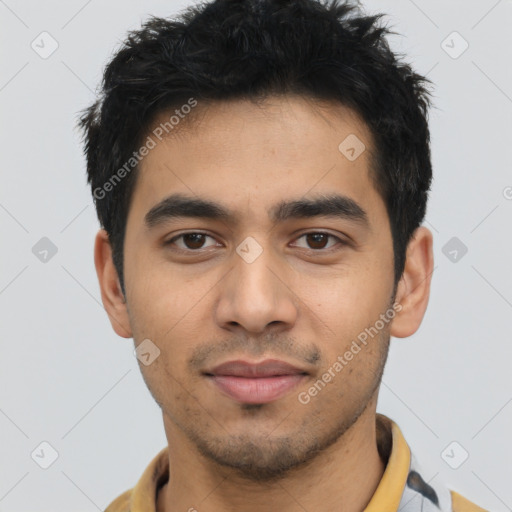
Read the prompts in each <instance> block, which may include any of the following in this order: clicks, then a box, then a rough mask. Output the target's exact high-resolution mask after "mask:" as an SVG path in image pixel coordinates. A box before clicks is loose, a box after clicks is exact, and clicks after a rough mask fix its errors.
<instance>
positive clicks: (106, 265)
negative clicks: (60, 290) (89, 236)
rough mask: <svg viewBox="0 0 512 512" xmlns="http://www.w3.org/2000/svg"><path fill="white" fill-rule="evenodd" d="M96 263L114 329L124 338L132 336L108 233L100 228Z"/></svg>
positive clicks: (96, 246) (105, 305)
mask: <svg viewBox="0 0 512 512" xmlns="http://www.w3.org/2000/svg"><path fill="white" fill-rule="evenodd" d="M94 265H95V267H96V275H97V276H98V282H99V285H100V290H101V300H102V302H103V306H104V307H105V310H106V312H107V314H108V317H109V320H110V323H111V325H112V328H113V329H114V331H115V332H116V333H117V334H118V335H119V336H121V337H122V338H131V337H132V332H131V328H130V319H129V315H128V309H127V306H126V300H125V297H124V295H123V292H122V290H121V286H120V283H119V276H118V274H117V271H116V268H115V266H114V262H113V259H112V248H111V246H110V241H109V238H108V233H107V232H106V231H105V230H104V229H100V230H99V231H98V233H97V234H96V240H95V244H94Z"/></svg>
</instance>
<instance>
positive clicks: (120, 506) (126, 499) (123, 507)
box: [105, 489, 132, 512]
mask: <svg viewBox="0 0 512 512" xmlns="http://www.w3.org/2000/svg"><path fill="white" fill-rule="evenodd" d="M131 496H132V489H128V490H127V491H125V492H123V494H120V495H119V496H118V497H117V498H116V499H115V500H114V501H113V502H112V503H111V504H110V505H109V506H108V507H107V508H106V509H105V512H130V499H131Z"/></svg>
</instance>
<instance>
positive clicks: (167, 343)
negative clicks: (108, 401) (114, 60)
mask: <svg viewBox="0 0 512 512" xmlns="http://www.w3.org/2000/svg"><path fill="white" fill-rule="evenodd" d="M196 108H197V109H200V108H201V109H202V110H197V112H200V113H201V115H199V116H196V118H195V119H194V122H193V123H184V124H183V128H184V129H182V130H176V131H175V132H173V133H172V136H168V137H167V138H166V139H164V140H163V141H162V142H161V143H159V144H158V145H157V146H156V147H155V148H154V149H152V150H151V151H150V152H149V154H148V155H147V156H146V157H145V158H144V160H143V161H142V163H141V169H140V171H141V172H140V175H139V177H138V181H137V184H136V187H135V191H134V195H133V199H132V203H131V205H130V210H129V214H128V219H127V229H126V238H125V246H124V250H125V253H124V265H125V266H124V276H125V283H126V297H124V296H123V294H122V292H121V289H120V286H119V279H118V276H117V273H116V270H115V267H114V265H113V261H112V253H111V248H110V245H109V243H108V238H107V235H106V233H105V231H103V230H100V231H99V232H98V234H97V237H96V244H95V265H96V270H97V274H98V279H99V283H100V288H101V295H102V300H103V304H104V306H105V309H106V311H107V313H108V315H109V318H110V321H111V323H112V327H113V328H114V330H115V332H116V333H117V334H118V335H119V336H122V337H125V338H131V337H133V338H134V340H135V343H136V345H138V344H139V343H140V342H141V341H142V340H144V339H146V338H149V339H150V340H152V342H153V343H154V344H155V345H157V346H158V348H159V349H160V355H159V357H157V358H156V359H155V360H154V361H153V362H152V363H151V364H150V365H148V366H145V365H143V364H141V363H139V365H140V369H141V372H142V375H143V377H144V379H145V382H146V384H147V386H148V388H149V390H150V392H151V393H152V395H153V397H154V399H155V400H156V402H157V403H158V404H159V405H160V407H161V409H162V413H163V421H164V427H165V433H166V437H167V440H168V443H169V458H170V478H169V482H168V483H166V484H165V485H164V486H163V487H162V489H161V490H160V492H159V493H158V499H157V511H158V512H175V511H183V510H189V509H190V508H192V507H195V508H196V509H197V510H199V511H200V512H203V511H204V512H221V511H222V512H226V511H235V510H244V512H252V511H258V512H261V511H271V510H281V511H283V512H292V511H293V512H295V511H303V510H304V509H306V510H315V511H317V512H324V511H325V512H327V511H329V512H332V511H334V510H336V511H343V512H356V511H361V510H363V509H364V508H365V506H366V505H367V504H368V502H369V501H370V499H371V497H372V495H373V493H374V491H375V489H376V488H377V486H378V483H379V481H380V479H381V478H382V474H383V472H384V469H385V461H383V460H381V458H380V457H379V454H378V451H377V443H376V425H375V414H376V405H377V398H378V391H379V385H380V380H381V376H382V371H383V369H384V364H385V360H386V356H387V351H388V345H389V339H390V335H391V336H395V337H406V336H410V335H411V334H413V333H414V332H415V331H416V330H417V329H418V327H419V325H420V323H421V321H422V318H423V315H424V313H425V310H426V307H427V303H428V297H429V291H430V276H431V274H432V270H433V255H432V234H431V232H430V231H429V230H428V229H426V228H425V227H420V228H418V229H417V230H416V232H415V233H414V236H413V238H412V239H411V241H410V243H409V245H408V249H407V259H406V266H405V270H404V273H403V275H402V278H401V279H400V281H399V283H398V286H397V289H396V297H395V301H396V302H397V303H399V304H400V306H401V310H400V312H399V313H396V314H395V316H394V319H393V320H392V321H391V322H389V323H388V324H386V326H385V328H383V329H381V330H380V331H379V334H378V335H377V336H375V337H374V338H373V339H372V340H371V342H370V343H368V344H367V346H365V347H364V348H363V349H362V350H361V351H360V352H359V353H358V354H357V355H356V356H354V358H353V359H352V360H351V361H350V362H349V363H348V364H347V365H346V367H344V368H343V370H342V371H341V372H339V373H337V374H336V376H335V377H334V378H333V379H332V381H331V382H330V383H329V384H327V385H326V386H325V387H324V388H323V389H322V390H321V391H320V392H318V394H317V395H316V396H314V397H312V398H311V401H310V402H309V403H307V404H302V403H300V401H299V400H298V395H299V393H300V392H304V391H306V392H307V391H308V389H309V388H310V387H311V386H312V385H313V384H314V383H315V382H316V381H317V380H318V379H319V378H321V376H322V374H323V373H324V372H326V371H327V370H328V368H329V367H332V365H333V363H334V362H335V361H336V360H337V357H338V356H339V355H343V354H344V353H345V352H346V351H347V350H348V349H349V347H350V345H351V343H352V341H353V340H355V339H356V338H357V336H358V334H359V333H361V332H362V331H364V329H365V328H367V327H369V326H372V325H374V324H375V322H376V320H378V319H379V315H380V314H382V313H385V312H386V311H387V310H389V308H390V306H391V304H392V302H393V291H394V280H393V247H392V238H391V230H390V225H389V219H388V216H387V213H386V208H385V204H384V201H383V200H382V198H381V197H380V195H379V194H378V193H377V191H376V190H375V188H374V186H373V183H372V180H371V177H370V174H369V156H370V151H371V149H372V138H371V134H370V132H369V131H368V129H367V127H366V125H365V124H364V123H363V122H362V121H361V120H360V119H359V118H358V117H357V116H356V115H355V114H354V113H353V112H352V111H351V110H349V109H347V108H345V107H343V106H341V105H338V104H332V103H318V102H313V101H312V100H308V99H305V98H301V97H297V96H279V97H276V96H274V97H271V98H268V99H267V100H265V101H264V102H263V103H262V104H261V105H259V106H258V105H255V104H254V103H252V102H249V101H245V100H244V101H242V100H237V101H229V102H215V103H212V104H210V105H209V106H207V107H205V106H204V105H203V106H201V105H199V106H198V107H196ZM166 117H168V116H163V119H164V118H166ZM187 124H189V126H187ZM349 134H355V135H356V136H357V137H358V138H359V139H360V140H362V141H363V142H364V144H365V146H366V148H367V149H366V151H364V152H363V153H362V154H361V156H359V158H357V159H356V160H354V161H349V160H348V159H347V158H346V157H345V156H344V155H343V154H342V153H341V152H340V151H339V150H338V145H339V144H340V142H341V141H343V140H344V139H345V138H346V137H347V136H348V135H349ZM172 193H182V194H186V195H189V196H192V197H196V198H197V197H200V198H203V199H208V200H212V201H216V202H218V203H220V204H222V205H223V206H225V207H226V208H229V209H230V210H232V211H233V212H234V215H235V219H236V222H226V221H224V220H222V221H221V220H212V219H202V218H173V219H169V220H167V221H166V222H164V223H162V224H159V225H157V226H156V227H154V228H153V229H147V228H146V226H145V224H144V216H145V215H146V213H147V212H148V211H149V210H150V209H151V208H152V207H153V206H154V205H156V204H157V203H158V202H159V201H161V200H162V199H164V198H165V197H167V196H168V195H170V194H172ZM332 193H336V194H342V195H344V196H347V197H349V198H351V199H353V200H354V201H356V202H357V203H358V204H359V205H360V206H361V208H363V209H364V210H365V211H366V214H367V217H368V221H369V225H368V226H367V227H365V226H364V225H363V224H362V223H361V222H357V221H354V220H351V219H339V218H331V217H324V216H322V217H315V218H304V219H289V220H286V221H284V222H277V223H276V222H272V221H271V219H269V216H268V213H267V212H268V209H269V208H271V207H272V206H274V205H275V204H276V203H278V202H279V201H283V200H291V199H300V198H316V197H318V196H319V195H322V194H332ZM197 231H200V232H205V233H206V234H207V236H206V237H205V238H203V239H201V238H200V239H199V241H197V240H196V239H192V240H190V239H189V240H188V245H187V240H186V239H184V238H180V239H178V240H176V241H175V242H174V245H164V242H165V241H169V240H170V239H171V238H173V237H175V236H178V235H180V234H183V233H185V232H187V233H190V232H197ZM318 232H327V233H328V234H330V235H333V236H334V237H338V238H339V240H338V239H337V238H324V239H320V240H315V239H314V238H313V239H312V238H311V237H309V238H308V237H307V236H304V235H305V234H306V233H310V234H311V233H313V234H314V233H318ZM249 236H250V237H253V238H254V239H255V240H256V241H257V242H258V244H259V245H260V246H261V248H262V250H263V252H262V253H261V254H260V255H259V256H258V257H257V258H256V260H255V261H253V262H252V263H250V264H249V263H247V262H246V261H245V260H244V259H242V258H241V257H240V256H239V254H238V253H237V252H236V248H237V246H238V245H239V244H240V243H241V242H242V241H243V240H244V239H245V238H247V237H249ZM343 240H344V241H345V242H347V243H341V242H340V241H343ZM173 248H174V249H173ZM180 248H181V249H182V251H181V252H179V249H180ZM194 251H195V252H194ZM267 358H276V359H281V360H285V361H287V362H289V363H291V364H293V365H295V366H298V367H300V368H301V369H304V370H305V371H306V372H308V375H307V376H306V377H305V378H304V379H303V381H301V382H300V383H299V385H298V387H296V388H295V389H293V390H292V391H291V392H289V393H288V394H287V395H286V396H284V397H281V398H279V399H278V400H276V401H273V402H270V403H266V404H263V405H259V406H252V407H248V406H247V405H244V404H241V403H239V402H236V401H234V400H233V399H231V398H229V397H227V396H225V395H224V394H222V393H221V392H220V391H219V390H218V389H217V387H216V386H214V385H213V384H212V383H211V381H210V380H209V379H208V378H207V377H205V376H204V375H203V374H202V371H205V370H207V369H211V368H212V367H214V366H216V365H217V364H220V363H223V362H225V361H229V360H234V359H245V360H249V361H251V362H259V361H262V360H264V359H267ZM241 461H245V463H246V464H245V465H242V464H241ZM191 475H193V478H191ZM354 482H358V485H354Z"/></svg>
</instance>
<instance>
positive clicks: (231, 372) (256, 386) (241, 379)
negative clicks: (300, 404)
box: [205, 359, 308, 404]
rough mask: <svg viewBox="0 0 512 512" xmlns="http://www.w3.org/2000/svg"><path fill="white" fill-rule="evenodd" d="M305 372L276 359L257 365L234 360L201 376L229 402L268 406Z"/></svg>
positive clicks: (300, 379) (288, 390)
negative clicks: (231, 400)
mask: <svg viewBox="0 0 512 512" xmlns="http://www.w3.org/2000/svg"><path fill="white" fill-rule="evenodd" d="M307 374H308V373H307V372H306V371H305V370H303V369H301V368H298V367H296V366H293V365H291V364H289V363H286V362H284V361H279V360H277V359H267V360H265V361H262V362H260V363H256V364H255V363H249V362H247V361H242V360H237V361H228V362H226V363H223V364H221V365H219V366H216V367H215V368H213V369H212V370H211V371H208V372H206V373H205V375H206V376H207V377H208V378H209V379H210V380H211V381H212V382H213V383H214V385H215V386H216V388H217V389H218V390H219V391H221V392H222V393H223V394H224V395H226V396H228V397H229V398H231V399H233V400H235V401H237V402H240V403H246V404H264V403H269V402H272V401H275V400H278V399H279V398H281V397H283V396H285V395H286V394H288V393H289V392H290V391H291V390H292V389H293V388H295V387H296V386H297V385H298V384H299V383H300V382H301V381H302V380H303V379H305V378H306V376H307Z"/></svg>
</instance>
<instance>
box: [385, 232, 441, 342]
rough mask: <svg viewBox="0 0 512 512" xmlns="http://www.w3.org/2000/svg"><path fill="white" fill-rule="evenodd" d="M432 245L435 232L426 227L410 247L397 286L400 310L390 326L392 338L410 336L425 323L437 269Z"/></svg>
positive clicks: (415, 236) (414, 236)
mask: <svg viewBox="0 0 512 512" xmlns="http://www.w3.org/2000/svg"><path fill="white" fill-rule="evenodd" d="M432 245H433V240H432V233H431V232H430V231H429V230H428V229H427V228H426V227H424V226H420V227H419V228H417V229H416V231H415V232H414V233H413V236H412V238H411V240H410V242H409V244H408V246H407V253H406V260H405V268H404V272H403V274H402V277H401V278H400V281H399V282H398V286H397V291H396V298H395V302H396V303H398V304H400V306H401V309H398V308H397V311H398V313H397V314H396V316H395V318H394V319H393V322H392V324H391V331H390V334H391V336H394V337H396V338H406V337H407V336H411V335H412V334H414V333H415V332H416V331H417V330H418V328H419V326H420V324H421V321H422V320H423V316H424V315H425V311H426V309H427V304H428V299H429V296H430V282H431V280H432V272H433V268H434V256H433V251H432Z"/></svg>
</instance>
